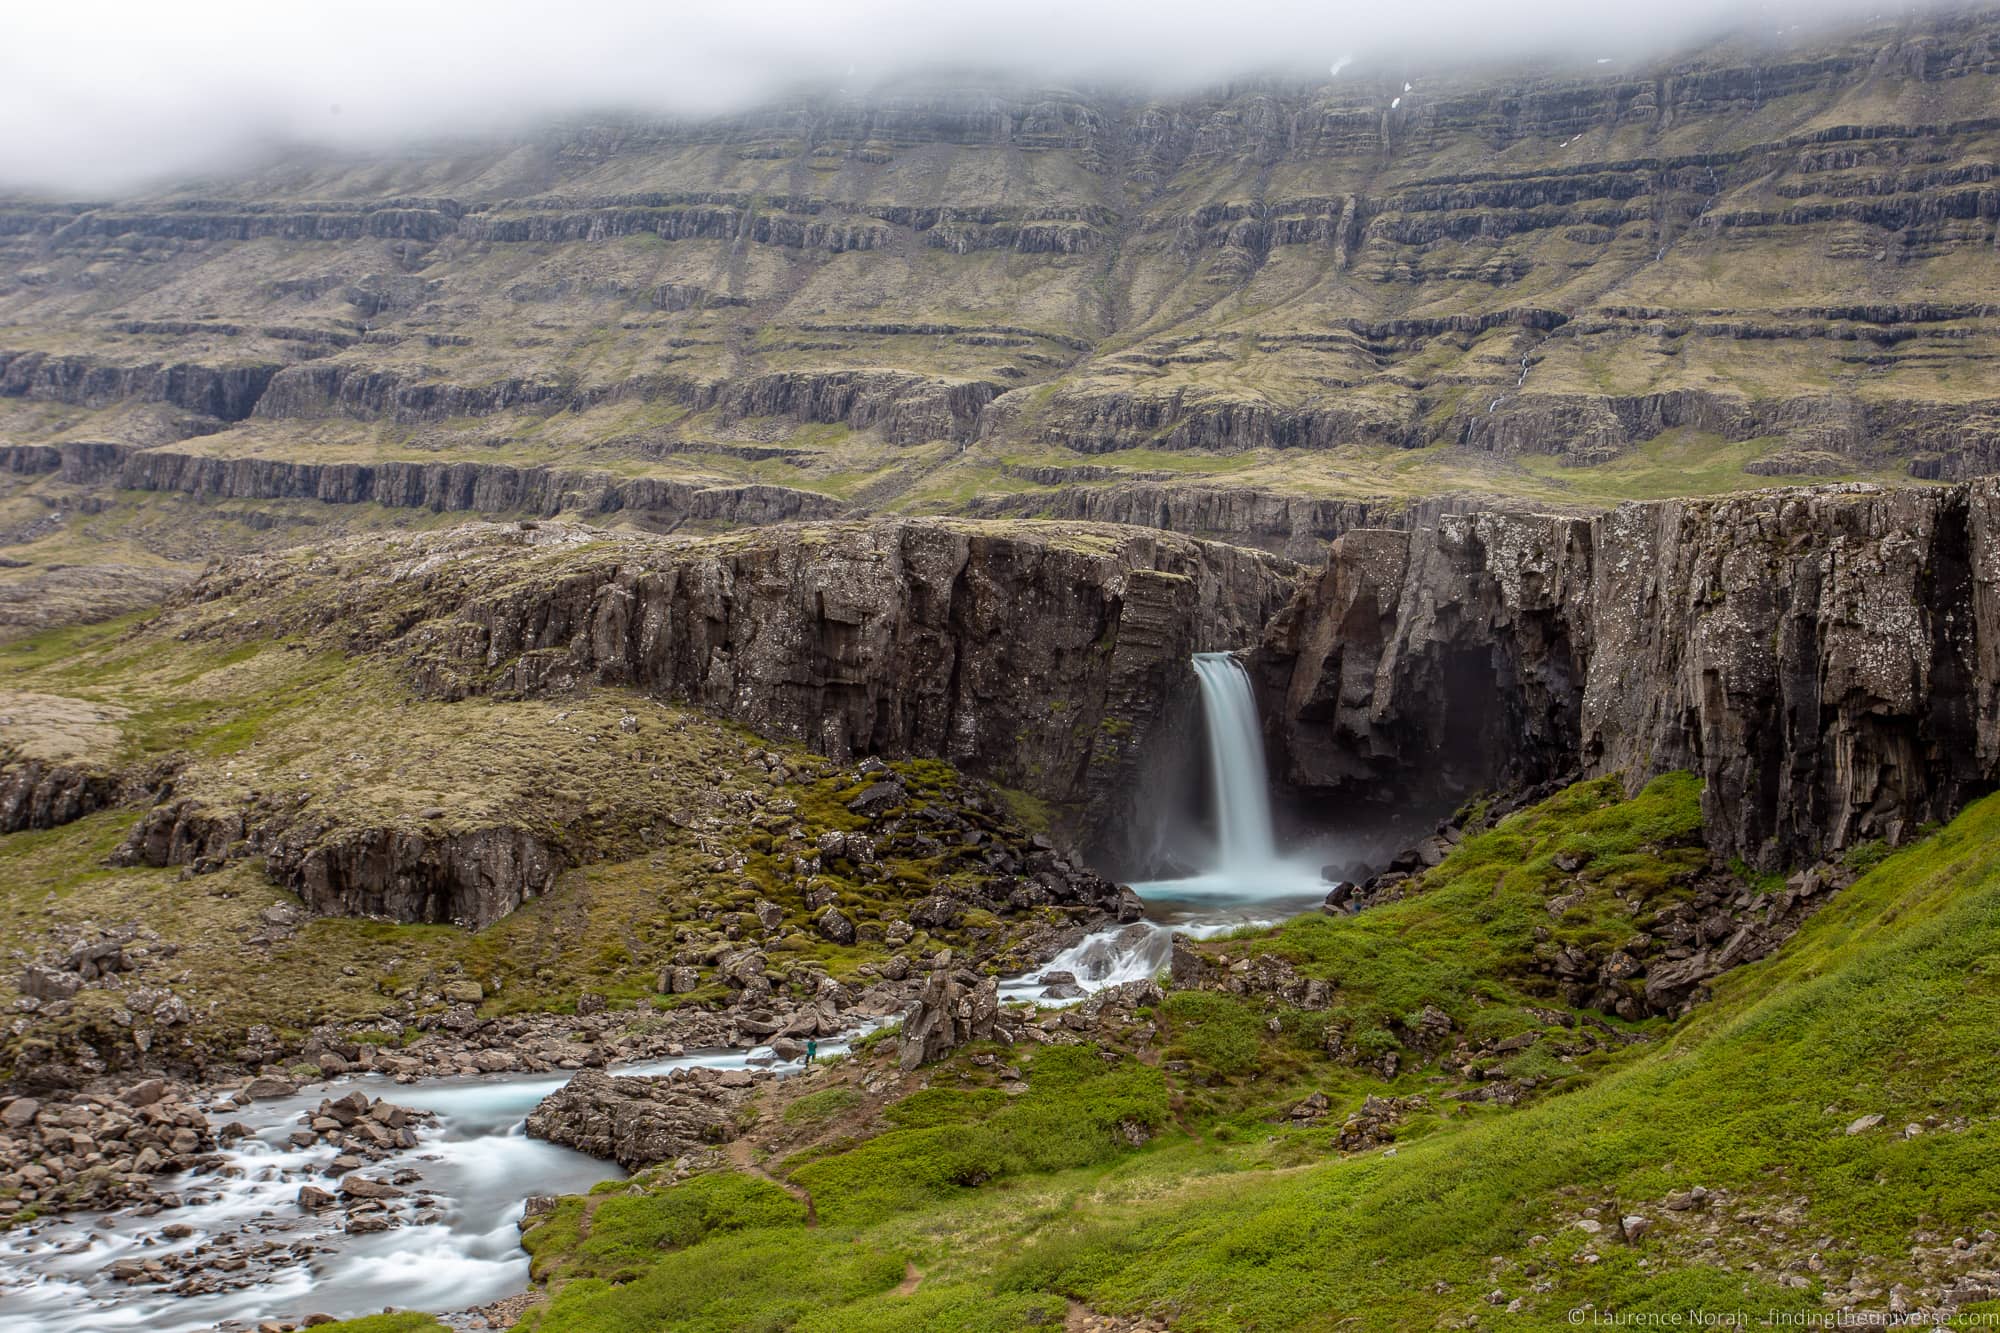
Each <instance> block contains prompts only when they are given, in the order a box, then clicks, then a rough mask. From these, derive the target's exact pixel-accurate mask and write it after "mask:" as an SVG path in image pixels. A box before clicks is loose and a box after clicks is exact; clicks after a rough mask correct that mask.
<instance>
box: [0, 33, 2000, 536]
mask: <svg viewBox="0 0 2000 1333" xmlns="http://www.w3.org/2000/svg"><path fill="white" fill-rule="evenodd" d="M1783 42H1784V43H1786V44H1781V45H1777V46H1772V45H1768V44H1764V45H1760V44H1758V42H1755V41H1749V40H1738V41H1734V42H1731V43H1728V44H1723V45H1717V46H1715V47H1713V48H1710V49H1704V50H1697V51H1690V52H1684V53H1681V54H1680V55H1677V56H1674V57H1671V58H1663V59H1660V60H1657V61H1654V62H1652V63H1648V64H1643V65H1640V64H1632V65H1627V64H1620V63H1612V64H1607V65H1590V66H1585V67H1583V68H1581V69H1563V68H1545V69H1543V70H1541V71H1539V72H1537V73H1533V74H1528V73H1522V72H1519V71H1513V72H1495V71H1482V70H1476V69H1466V68H1446V67H1440V68H1437V69H1432V70H1405V69H1402V68H1401V67H1399V68H1398V69H1397V70H1395V71H1393V72H1391V71H1386V70H1377V71H1368V70H1364V69H1361V68H1358V67H1357V68H1354V69H1350V70H1347V71H1344V72H1343V73H1342V74H1341V75H1340V76H1339V77H1336V78H1333V79H1325V78H1320V79H1304V78H1301V79H1295V80H1287V79H1266V80H1258V81H1250V82H1244V83H1239V84H1236V85H1233V86H1230V87H1227V88H1220V89H1214V90H1210V91H1207V92H1203V93H1199V94H1185V95H1179V96H1173V97H1152V96H1145V95H1140V94H1135V93H1131V92H1117V91H1110V90H1105V89H1093V88H1077V87H1067V88H1030V87H1021V86H1017V85H1004V84H999V83H994V84H990V85H980V84H978V83H977V82H976V81H975V82H973V83H970V84H968V83H965V82H962V81H961V82H955V83H953V84H950V85H945V84H941V83H937V82H934V81H933V82H923V81H915V82H907V83H903V84H898V85H895V86H892V87H886V88H883V89H880V90H877V91H876V92H874V93H871V94H868V95H865V96H862V95H845V94H824V95H802V96H800V97H798V98H795V99H792V100H789V101H786V102H783V103H780V104H775V105H770V106H764V107H760V108H756V109H753V110H749V111H745V112H743V113H741V114H738V115H734V116H729V117H722V118H711V119H643V118H625V119H617V120H596V121H591V122H572V123H566V124H562V125H559V126H554V127H551V128H549V129H547V130H545V131H543V132H540V133H538V134H535V135H532V136H528V137H526V138H523V139H518V140H514V141H509V142H504V143H503V142H495V143H489V144H484V145H473V146H466V145H458V146H455V147H454V149H453V150H452V152H451V154H450V155H448V156H446V155H436V154H433V155H426V154H424V153H412V154H410V155H408V156H405V157H399V158H396V159H394V160H383V161H372V160H345V159H343V160H332V159H326V160H311V161H295V162H291V163H287V164H285V165H284V166H283V167H282V168H274V169H272V170H269V171H262V172H257V171H252V172H248V173H244V174H240V175H237V176H229V177H222V178H217V179H214V180H210V181H207V182H204V183H203V185H202V186H201V187H200V188H199V189H198V190H196V189H187V190H179V191H169V192H166V193H162V194H158V195H154V196H149V197H144V198H133V199H124V200H117V201H113V202H108V203H106V202H90V203H65V202H56V201H50V200H46V199H26V198H18V199H15V200H13V201H11V202H6V203H0V443H9V444H12V445H14V446H18V447H21V448H28V449H34V448H39V447H44V446H53V445H66V446H78V447H101V446H103V445H106V444H117V445H124V446H128V447H130V448H132V449H133V450H135V452H134V453H133V454H132V456H131V457H129V458H126V459H124V460H123V461H122V462H120V463H119V464H118V466H116V467H115V468H113V467H96V468H88V467H86V468H84V469H83V470H82V471H78V469H75V468H72V467H71V465H70V464H69V462H68V461H66V459H65V460H62V461H59V462H58V463H57V464H56V465H54V466H43V465H41V464H36V463H34V459H33V458H29V457H25V456H24V457H21V458H19V459H18V461H17V462H11V463H9V464H8V466H7V467H6V468H5V469H0V473H4V475H0V486H4V487H5V488H6V493H7V494H19V495H23V496H26V497H29V502H31V503H33V504H37V505H41V506H43V507H45V508H47V509H48V510H49V511H51V512H50V515H49V517H48V521H47V522H45V523H41V524H26V525H24V526H22V527H21V528H20V529H19V532H20V533H24V534H26V535H27V536H28V537H30V538H32V541H29V540H25V539H23V540H16V539H15V538H16V536H17V535H18V534H16V533H15V532H14V530H13V529H11V528H10V529H7V530H5V531H0V536H5V537H8V538H9V544H12V545H32V544H33V542H35V541H48V540H51V538H50V532H51V530H52V528H51V525H53V524H56V523H58V522H59V521H61V522H71V521H74V519H73V514H74V506H75V505H76V503H77V496H76V495H75V493H74V489H73V488H76V487H83V488H85V489H86V490H88V491H91V492H93V493H95V495H96V497H97V501H98V502H99V503H105V502H106V501H105V500H104V499H103V496H104V495H105V493H107V492H110V491H111V490H113V489H114V485H115V486H116V487H118V488H122V489H124V490H134V489H137V490H146V489H151V490H155V491H167V492H170V493H173V494H176V495H187V496H192V497H195V498H196V499H198V500H201V501H204V502H206V501H211V500H216V499H224V498H227V499H231V500H242V501H244V502H245V504H246V505H260V504H261V505H273V504H283V503H289V502H292V501H300V500H303V501H314V502H324V503H336V504H340V503H350V502H356V501H363V502H374V503H379V504H384V505H388V506H393V507H417V508H428V509H432V510H444V511H459V510H465V511H471V512H487V513H498V512H509V513H511V512H515V511H518V510H525V511H528V512H538V513H546V512H553V511H554V510H555V509H557V508H568V509H575V510H577V511H579V512H586V513H629V512H631V511H635V510H646V509H652V510H657V511H661V512H666V513H669V515H670V516H678V515H681V514H684V513H686V514H693V513H694V511H696V510H700V509H703V508H708V509H714V510H724V511H729V512H728V516H727V517H726V518H725V519H724V520H723V521H764V520H766V519H768V518H771V517H819V516H824V515H825V514H826V513H829V512H832V511H833V510H834V509H835V508H836V507H841V508H843V509H844V511H845V512H861V513H866V512H875V511H879V510H882V509H885V508H889V507H892V506H893V507H906V508H910V509H914V510H918V511H947V512H964V513H975V514H987V515H992V514H1003V513H1004V514H1014V515H1032V514H1050V515H1055V516H1065V517H1080V518H1088V519H1091V520H1095V521H1104V520H1111V521H1133V522H1143V523H1156V524H1159V525H1162V526H1175V527H1181V528H1184V529H1186V530H1189V531H1194V532H1199V533H1202V534H1215V535H1218V536H1222V537H1225V538H1228V539H1230V540H1236V541H1245V540H1248V541H1253V542H1256V543H1257V544H1260V545H1264V546H1266V547H1267V548H1269V549H1273V550H1280V551H1283V552H1285V553H1287V554H1290V555H1294V556H1303V557H1311V558H1314V559H1316V558H1317V557H1318V555H1319V550H1318V543H1319V542H1321V541H1323V540H1325V539H1326V538H1328V537H1330V536H1332V535H1337V534H1338V532H1340V531H1344V530H1346V529H1347V528H1349V527H1352V526H1355V524H1354V523H1353V522H1352V521H1351V520H1352V518H1353V517H1354V515H1352V514H1348V513H1345V512H1343V508H1344V507H1345V506H1358V507H1362V508H1372V509H1373V510H1379V509H1380V508H1381V501H1380V500H1379V499H1377V500H1366V499H1365V498H1366V497H1372V496H1380V495H1383V494H1388V495H1390V496H1391V497H1396V496H1404V497H1407V496H1411V495H1418V496H1421V495H1426V494H1434V493H1436V492H1438V491H1440V490H1449V489H1462V488H1464V487H1466V486H1468V485H1473V486H1477V487H1478V488H1480V489H1488V490H1496V491H1500V492H1507V491H1509V490H1514V491H1522V490H1535V491H1537V493H1541V494H1545V495H1546V494H1551V493H1554V492H1553V491H1551V489H1550V487H1549V486H1547V485H1546V484H1545V483H1544V481H1543V480H1542V478H1543V477H1544V476H1545V473H1546V470H1547V467H1553V466H1556V464H1557V463H1558V462H1559V463H1560V464H1561V466H1563V467H1564V468H1567V469H1571V470H1577V469H1581V470H1583V471H1585V472H1586V473H1587V472H1588V470H1589V469H1591V468H1594V467H1597V466H1599V465H1605V464H1611V465H1614V472H1613V473H1611V474H1609V475H1608V476H1607V478H1606V479H1605V480H1603V481H1602V482H1601V483H1599V482H1595V481H1591V480H1590V478H1589V477H1586V478H1585V482H1586V483H1587V484H1588V487H1589V490H1590V493H1592V494H1595V495H1600V496H1603V495H1610V496H1615V495H1617V494H1619V493H1620V492H1619V490H1618V487H1619V484H1620V483H1619V481H1618V477H1619V476H1622V475H1623V474H1622V473H1617V472H1616V471H1615V465H1620V464H1621V462H1622V463H1631V462H1632V461H1633V460H1634V459H1635V457H1636V458H1639V459H1641V460H1642V461H1643V459H1644V457H1645V456H1646V454H1645V450H1646V448H1647V447H1648V446H1650V445H1652V444H1653V443H1654V442H1657V441H1661V440H1663V439H1664V440H1666V441H1668V445H1663V446H1661V447H1669V446H1671V447H1676V448H1682V447H1684V448H1688V449H1692V450H1693V451H1694V452H1695V453H1696V454H1698V455H1699V457H1700V460H1701V461H1702V463H1703V465H1704V466H1713V467H1715V468H1719V469H1720V474H1721V475H1722V484H1726V485H1735V486H1742V485H1746V484H1751V483H1753V482H1754V481H1755V479H1756V478H1757V477H1760V476H1772V475H1810V476H1821V477H1824V476H1848V475H1859V474H1868V475H1877V474H1889V475H1907V474H1914V475H1917V476H1919V477H1924V478H1945V479H1949V478H1959V477H1966V476H1971V475H1976V474H1981V473H1984V472H1987V471H1990V470H1992V469H1993V468H1994V467H1995V466H1996V465H2000V452H1996V451H2000V443H1996V442H2000V397H1996V396H1995V394H1994V393H1993V392H1992V390H1991V388H1990V386H1989V384H1988V383H1987V381H1988V379H1989V378H1990V377H1989V376H1986V375H1985V374H1984V369H1983V368H1984V367H1985V366H1986V365H1988V364H1989V363H1990V362H1991V361H1992V360H1993V359H1994V357H1995V356H1996V355H2000V322H1996V320H1995V317H1994V311H1993V307H1992V293H1993V292H1994V290H1996V288H2000V236H1996V230H1995V228H1996V224H2000V181H1996V180H1995V177H1994V172H1995V167H1994V165H1993V163H1994V160H1995V154H1996V150H2000V118H1996V116H1995V115H1994V112H1993V108H1994V107H1995V106H1996V105H2000V57H1996V55H1995V51H1996V49H2000V18H1996V15H1995V11H1994V10H1993V9H1992V8H1990V7H1974V8H1971V9H1966V10H1958V11H1952V12H1937V11H1926V12H1922V13H1919V14H1917V15H1916V16H1913V17H1906V18H1900V19H1896V20H1878V21H1874V22H1872V23H1868V24H1864V25H1863V26H1861V27H1858V28H1853V29H1848V30H1838V31H1834V30H1825V29H1820V30H1810V31H1808V30H1801V31H1799V32H1797V33H1793V34H1790V35H1788V36H1787V37H1785V38H1784V39H1783ZM443 181H449V182H451V185H450V187H449V188H448V189H447V188H445V187H444V186H443V185H441V184H440V182H443ZM1417 447H1421V448H1422V449H1424V450H1425V451H1426V454H1425V456H1424V458H1422V459H1420V460H1413V461H1412V462H1411V463H1410V464H1409V466H1411V467H1414V468H1417V469H1418V470H1417V471H1416V472H1408V473H1406V472H1404V471H1403V470H1402V468H1401V464H1397V465H1394V466H1391V465H1390V463H1389V461H1388V460H1394V459H1399V458H1401V457H1402V456H1403V455H1404V451H1406V450H1410V449H1412V448H1417ZM148 451H160V456H159V457H158V458H149V457H147V452H148ZM496 454H504V455H505V456H504V457H496ZM35 457H41V456H40V455H37V456H35ZM1538 457H1540V458H1543V459H1545V460H1548V461H1547V464H1546V466H1543V465H1541V464H1537V465H1535V467H1530V466H1528V465H1527V464H1526V463H1524V461H1523V460H1533V459H1535V458H1538ZM336 459H337V460H338V461H333V460H336ZM1163 463H1166V464H1171V466H1163ZM31 464H33V465H32V466H31ZM1537 467H1540V468H1542V470H1541V471H1537V470H1536V468H1537ZM1245 468H1247V469H1248V470H1249V472H1250V473H1251V474H1252V475H1249V476H1238V475H1237V473H1238V472H1239V471H1241V470H1243V469H1245ZM463 469H470V472H465V471H463ZM482 469H483V470H484V471H482ZM544 469H545V470H546V473H545V474H544V473H542V471H541V470H544ZM1426 469H1428V470H1426ZM474 474H476V475H477V477H478V478H480V479H476V480H467V479H466V478H467V477H468V476H473V475H474ZM581 474H592V475H597V474H602V475H601V477H599V479H598V480H588V479H586V480H584V481H582V482H575V481H574V479H575V478H576V477H578V476H579V475H581ZM1225 474H1226V475H1225ZM1224 481H1226V483H1227V484H1226V485H1219V484H1218V483H1221V482H1224ZM673 485H679V486H686V487H691V488H694V489H696V490H698V491H701V492H703V493H704V495H703V498H702V499H700V500H698V501H690V500H687V499H686V498H685V497H682V496H679V495H668V496H665V497H660V496H650V497H649V496H643V495H642V496H634V495H632V494H631V492H632V491H633V490H634V489H635V488H641V489H643V488H644V487H647V486H653V487H660V486H673ZM579 486H580V487H581V489H582V490H583V491H585V492H589V493H590V495H594V496H599V497H603V498H600V499H585V500H583V501H580V502H579V503H576V504H573V505H571V504H564V503H561V502H559V501H552V500H551V499H550V495H551V493H552V492H559V491H562V490H564V489H565V488H568V489H576V488H577V487H579ZM63 487H70V488H72V489H69V490H65V489H63ZM737 487H757V488H771V489H770V490H768V491H759V493H758V494H757V495H756V496H754V497H740V498H731V497H729V496H726V495H724V494H722V492H723V491H726V490H728V489H729V488H737ZM1705 488H1709V489H1712V488H1713V479H1711V482H1710V483H1707V484H1705ZM1555 490H1557V491H1559V490H1560V487H1557V488H1555ZM792 491H797V492H799V493H800V494H799V495H798V496H792V495H790V494H788V493H789V492H792ZM772 492H783V493H784V494H777V493H772ZM1302 496H1308V497H1311V498H1300V497H1302ZM1343 497H1355V498H1354V499H1346V498H1343ZM0 498H4V496H0ZM1364 501H1365V503H1364ZM669 521H678V519H677V518H673V517H670V520H669ZM1372 521H1373V520H1371V522H1372ZM98 526H100V527H102V526H104V525H103V523H102V522H100V523H99V524H98ZM47 558H48V559H49V560H50V561H54V560H56V559H57V554H56V551H55V548H54V547H50V548H49V551H48V555H47ZM61 558H62V560H63V561H65V562H67V563H70V564H74V563H75V552H74V551H66V552H64V553H63V554H62V557H61Z"/></svg>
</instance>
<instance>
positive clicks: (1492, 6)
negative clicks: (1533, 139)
mask: <svg viewBox="0 0 2000 1333" xmlns="http://www.w3.org/2000/svg"><path fill="white" fill-rule="evenodd" d="M1924 7H1926V6H1925V5H1924V4H1923V3H1922V0H1900V3H1895V4H1883V3H1853V4H1848V3H1846V2H1845V0H1766V2H1764V3H1748V4H1746V3H1744V2H1743V0H1680V3H1676V4H1672V5H1631V4H1625V5H1620V4H1606V3H1604V0H1540V2H1539V3H1533V4H1523V3H1505V2H1501V0H1477V2H1475V0H1388V2H1386V3H1385V2H1384V0H1365V2H1364V0H1321V2H1320V3H1310V4H1309V3H1298V2H1296V0H1237V2H1236V3H1233V4H1226V5H1216V4H1202V5H1196V4H1193V3H1188V2H1187V0H1101V2H1098V3H1092V2H1091V0H1014V2H1013V3H1010V4H1007V5H1004V6H970V5H956V4H949V3H940V0H922V2H921V3H919V0H811V2H807V0H765V2H764V3H759V4H756V5H723V4H710V5H691V4H682V3H673V4H657V3H655V4H644V3H638V2H637V0H595V2H594V3H593V2H589V0H578V2H575V3H570V4H549V3H547V0H534V2H533V3H529V0H489V2H488V3H481V4H477V5H472V4H450V5H425V4H423V3H421V2H419V3H415V4H411V3H399V4H391V3H387V2H386V0H335V3H331V4H324V5H285V4H273V3H271V2H270V0H257V3H245V2H244V0H184V3H179V4H150V5H133V4H131V3H130V0H70V3H66V4H56V5H50V4H41V5H31V6H22V7H20V8H21V12H19V13H17V14H16V15H13V16H11V17H10V19H9V21H8V25H7V26H8V29H9V31H8V32H7V35H6V40H5V46H4V50H0V126H5V133H4V135H3V136H0V185H4V186H8V187H12V188H17V189H30V190H35V191H37V192H41V193H55V194H66V195H70V196H86V195H103V194H109V193H114V192H118V191H124V190H131V189H135V188H139V187H140V186H142V185H144V184H148V183H160V182H167V181H174V180H180V179H185V178H187V177H189V176H193V175H198V174H201V173H205V172H211V171H215V170H220V169H225V168H229V167H232V166H235V165H239V164H243V163H247V162H251V161H255V160H258V159H260V158H268V157H269V156H271V155H272V154H274V153H277V152H279V151H281V149H282V147H283V146H286V145H309V146H324V147H331V148H339V149H357V148H358V149H369V150H380V149H385V148H391V147H394V146H396V145H399V144H404V143H410V142H419V141H428V140H435V139H438V138H441V137H451V136H460V135H465V134H489V133H497V132H506V131H508V130H516V129H520V128H523V127H526V126H530V125H533V124H535V123H536V122H539V121H544V120H546V119H548V118H549V117H552V116H560V115H571V114H578V113H585V112H593V111H613V110H631V111H642V112H679V113H692V114H701V113H710V112H726V111H729V110H732V109H736V108H739V107H742V106H744V105H747V104H750V103H754V102H756V101H758V100H760V99H764V98H768V97H771V96H774V95H779V94H782V93H784V92H786V91H788V90H792V89H796V88H798V87H801V86H806V87H813V88H846V89H848V90H850V91H855V92H863V91H866V90H867V89H869V88H871V87H875V86H878V85H879V84H881V83H883V82H885V81H889V80H893V79H896V78H898V77H902V76H906V75H909V74H912V73H915V72H919V71H922V70H924V69H932V68H954V69H970V68H976V69H979V70H983V71H991V72H993V73H996V74H999V75H1003V76H1007V77H1012V78H1020V79H1029V80H1038V81H1060V82H1090V83H1113V82H1115V83H1121V84H1131V85H1137V86H1143V87H1151V88H1157V89H1160V90H1162V91H1172V90H1174V89H1178V88H1185V87H1188V86H1191V85H1202V84H1209V83H1214V82H1217V81H1222V80H1226V79H1229V78H1231V77H1235V76H1241V75H1245V74H1253V73H1259V72H1272V71H1276V72H1285V73H1290V74H1294V75H1299V76H1304V77H1314V76H1317V77H1327V78H1348V79H1354V78H1357V77H1367V76H1368V75H1369V72H1370V71H1373V74H1374V76H1376V77H1382V76H1384V74H1385V68H1388V67H1393V71H1394V73H1395V76H1396V77H1397V78H1399V79H1400V77H1401V75H1402V72H1403V71H1404V70H1405V68H1407V69H1409V70H1411V71H1416V70H1419V69H1420V68H1422V67H1423V66H1424V64H1425V62H1429V63H1430V65H1431V67H1433V68H1434V67H1436V65H1437V64H1438V63H1440V62H1447V61H1449V62H1458V61H1465V60H1468V59H1492V60H1496V61H1510V60H1520V59H1526V58H1546V57H1549V56H1564V57H1569V58H1573V59H1581V60H1585V61H1591V62H1600V63H1605V64H1611V65H1619V64H1626V63H1632V62H1644V61H1650V60H1654V59H1657V58H1659V57H1661V56H1663V55H1666V54H1668V53H1670V52H1673V51H1675V50H1678V49H1682V48H1685V47H1687V46H1689V45H1691V44H1693V43H1695V42H1698V41H1702V40H1706V39H1709V38H1712V37H1714V36H1715V35H1717V34H1718V33H1720V32H1722V31H1724V30H1738V31H1741V32H1742V33H1744V34H1745V35H1746V36H1748V37H1751V38H1754V39H1758V40H1768V41H1776V42H1780V43H1782V42H1786V41H1795V40H1799V39H1800V38H1801V36H1802V35H1803V32H1804V28H1803V26H1802V25H1819V24H1824V23H1825V22H1827V21H1829V20H1833V19H1854V18H1861V19H1867V18H1871V17H1878V16H1879V17H1880V18H1882V19H1884V20H1895V19H1899V18H1902V17H1907V16H1908V15H1909V14H1910V13H1911V12H1912V11H1913V10H1916V9H1919V8H1924ZM1336 70H1338V73H1336V72H1335V71H1336ZM1413 94H1414V95H1416V96H1421V95H1422V89H1421V82H1420V81H1419V86H1418V87H1417V88H1416V89H1415V90H1413Z"/></svg>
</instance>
